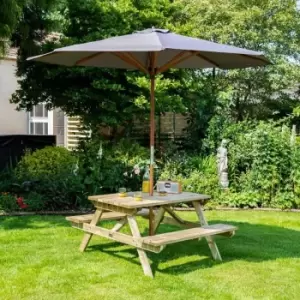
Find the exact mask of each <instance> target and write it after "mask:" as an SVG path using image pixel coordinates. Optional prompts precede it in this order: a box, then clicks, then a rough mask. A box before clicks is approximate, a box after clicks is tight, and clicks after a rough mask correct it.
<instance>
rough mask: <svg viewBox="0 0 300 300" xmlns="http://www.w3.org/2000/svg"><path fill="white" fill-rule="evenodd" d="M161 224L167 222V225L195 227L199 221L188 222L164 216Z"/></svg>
mask: <svg viewBox="0 0 300 300" xmlns="http://www.w3.org/2000/svg"><path fill="white" fill-rule="evenodd" d="M162 223H163V224H168V225H175V226H180V227H183V228H195V227H199V223H195V222H189V221H185V220H183V222H178V221H177V220H175V219H173V218H170V217H164V218H163V220H162Z"/></svg>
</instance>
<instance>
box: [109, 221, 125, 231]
mask: <svg viewBox="0 0 300 300" xmlns="http://www.w3.org/2000/svg"><path fill="white" fill-rule="evenodd" d="M126 224H127V219H126V218H124V219H122V220H120V221H119V222H117V224H116V225H115V226H114V227H113V228H112V229H111V231H112V232H117V231H119V230H121V228H123V227H124V226H125V225H126Z"/></svg>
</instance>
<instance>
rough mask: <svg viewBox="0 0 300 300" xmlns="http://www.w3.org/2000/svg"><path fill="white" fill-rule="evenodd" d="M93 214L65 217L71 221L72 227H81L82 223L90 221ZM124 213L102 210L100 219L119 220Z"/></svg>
mask: <svg viewBox="0 0 300 300" xmlns="http://www.w3.org/2000/svg"><path fill="white" fill-rule="evenodd" d="M93 215H94V214H87V215H77V216H69V217H66V220H67V221H70V222H71V223H72V226H73V227H76V228H82V226H83V225H82V224H84V223H90V222H91V221H92V218H93ZM125 216H126V215H125V214H122V213H118V212H110V211H109V212H104V213H103V214H102V216H101V220H103V221H111V220H120V219H122V218H124V217H125Z"/></svg>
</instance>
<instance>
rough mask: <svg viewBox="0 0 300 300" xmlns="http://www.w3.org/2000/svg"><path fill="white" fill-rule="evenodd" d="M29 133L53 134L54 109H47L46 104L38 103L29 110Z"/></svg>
mask: <svg viewBox="0 0 300 300" xmlns="http://www.w3.org/2000/svg"><path fill="white" fill-rule="evenodd" d="M29 134H34V135H51V134H53V111H50V110H47V108H46V105H45V104H38V105H36V106H34V107H33V109H32V111H30V112H29Z"/></svg>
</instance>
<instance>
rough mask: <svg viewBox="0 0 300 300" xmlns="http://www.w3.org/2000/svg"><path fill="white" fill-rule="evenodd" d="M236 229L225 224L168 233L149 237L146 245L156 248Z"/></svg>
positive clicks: (145, 240) (145, 242)
mask: <svg viewBox="0 0 300 300" xmlns="http://www.w3.org/2000/svg"><path fill="white" fill-rule="evenodd" d="M235 230H236V227H234V226H231V225H225V224H216V225H214V226H213V227H212V228H211V227H210V226H206V227H205V228H203V227H197V228H191V229H185V230H180V231H175V232H168V233H162V234H157V235H155V236H149V237H146V238H144V244H150V245H155V246H164V245H168V244H174V243H178V242H183V241H187V240H193V239H198V238H200V237H208V236H212V235H216V234H220V233H224V232H229V231H235Z"/></svg>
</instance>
